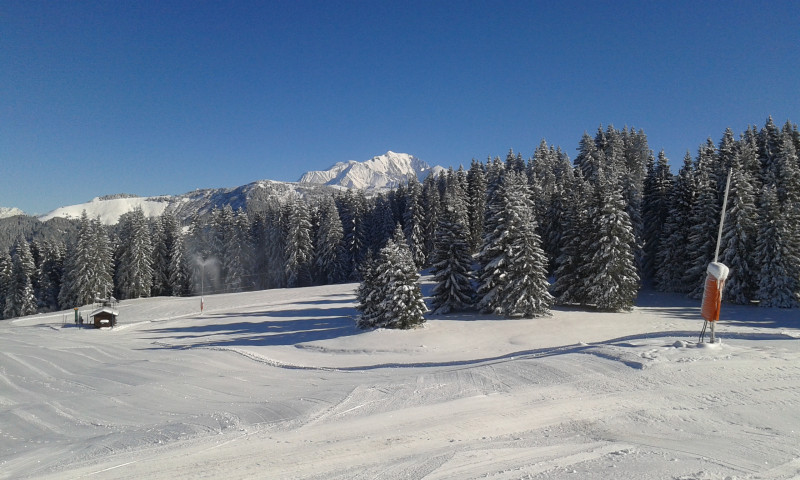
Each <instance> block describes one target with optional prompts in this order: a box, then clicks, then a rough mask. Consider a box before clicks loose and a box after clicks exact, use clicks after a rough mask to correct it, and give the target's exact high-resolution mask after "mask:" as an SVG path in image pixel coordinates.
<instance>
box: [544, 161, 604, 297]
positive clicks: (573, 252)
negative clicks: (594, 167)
mask: <svg viewBox="0 0 800 480" xmlns="http://www.w3.org/2000/svg"><path fill="white" fill-rule="evenodd" d="M593 196H594V187H592V185H591V184H590V183H589V182H588V181H587V180H586V179H584V178H583V173H581V170H580V169H578V168H576V169H575V176H574V178H573V180H572V182H571V183H570V188H569V189H568V190H567V192H566V197H565V200H566V201H565V210H564V214H563V216H562V219H561V229H562V232H561V236H560V238H559V242H558V256H557V257H556V261H555V272H554V276H555V282H554V283H553V285H552V287H551V291H552V293H553V295H554V297H555V300H556V302H557V303H559V304H561V305H569V304H579V305H584V304H586V303H587V302H588V298H589V294H588V288H589V285H588V282H587V278H586V276H587V274H588V273H589V272H587V267H586V265H587V264H588V258H587V256H586V253H587V252H586V251H585V250H584V245H583V243H584V241H585V239H586V238H587V237H588V236H589V231H590V228H591V224H592V217H591V216H590V202H589V200H590V199H591V198H593Z"/></svg>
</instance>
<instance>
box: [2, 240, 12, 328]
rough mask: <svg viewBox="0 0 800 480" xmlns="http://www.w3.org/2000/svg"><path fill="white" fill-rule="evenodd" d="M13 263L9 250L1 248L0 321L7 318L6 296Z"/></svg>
mask: <svg viewBox="0 0 800 480" xmlns="http://www.w3.org/2000/svg"><path fill="white" fill-rule="evenodd" d="M12 265H13V261H12V259H11V255H9V253H8V250H6V249H5V248H0V319H2V318H5V315H3V311H5V307H6V295H7V294H8V286H9V284H10V283H11V268H12Z"/></svg>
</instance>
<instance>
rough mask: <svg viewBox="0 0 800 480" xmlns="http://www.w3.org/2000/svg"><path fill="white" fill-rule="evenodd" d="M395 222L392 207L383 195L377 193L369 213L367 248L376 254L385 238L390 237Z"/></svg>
mask: <svg viewBox="0 0 800 480" xmlns="http://www.w3.org/2000/svg"><path fill="white" fill-rule="evenodd" d="M395 225H396V222H395V221H394V215H393V214H392V207H391V204H390V203H389V200H388V199H387V198H386V196H385V195H378V196H377V197H376V198H375V202H374V205H373V208H372V211H371V212H370V215H369V222H368V229H367V230H368V233H369V235H368V237H369V241H368V243H369V249H370V250H371V251H372V252H373V254H377V253H378V251H380V249H381V248H382V247H383V245H384V244H385V243H386V241H387V240H389V239H390V238H392V233H393V232H394V228H395Z"/></svg>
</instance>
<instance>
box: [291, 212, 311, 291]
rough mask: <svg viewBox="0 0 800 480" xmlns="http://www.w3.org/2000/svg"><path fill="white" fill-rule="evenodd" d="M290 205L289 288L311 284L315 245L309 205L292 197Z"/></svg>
mask: <svg viewBox="0 0 800 480" xmlns="http://www.w3.org/2000/svg"><path fill="white" fill-rule="evenodd" d="M287 207H288V212H289V213H288V219H289V221H288V227H289V228H288V232H287V237H286V281H287V286H288V287H289V288H293V287H306V286H309V285H311V265H312V260H313V254H314V245H313V243H312V241H311V218H310V217H309V214H308V205H307V204H306V203H305V202H304V201H302V200H299V199H295V198H291V199H290V200H289V202H288V203H287Z"/></svg>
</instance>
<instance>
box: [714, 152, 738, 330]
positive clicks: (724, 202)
mask: <svg viewBox="0 0 800 480" xmlns="http://www.w3.org/2000/svg"><path fill="white" fill-rule="evenodd" d="M732 171H733V168H729V169H728V181H727V182H725V196H724V197H723V199H722V212H721V213H720V214H719V232H718V233H717V249H716V250H715V251H714V263H716V262H717V259H718V258H719V244H720V243H722V226H723V225H724V224H725V210H726V209H727V208H728V190H730V188H731V172H732ZM711 332H712V335H713V332H714V330H713V329H712V330H711Z"/></svg>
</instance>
